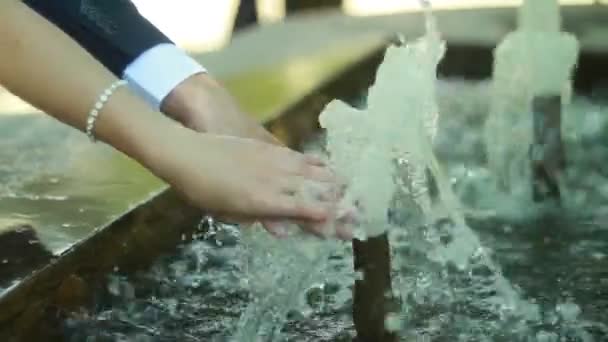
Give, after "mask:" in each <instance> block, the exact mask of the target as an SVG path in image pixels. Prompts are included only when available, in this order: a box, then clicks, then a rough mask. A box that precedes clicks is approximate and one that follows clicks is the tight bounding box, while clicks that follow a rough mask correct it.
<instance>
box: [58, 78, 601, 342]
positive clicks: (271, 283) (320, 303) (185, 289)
mask: <svg viewBox="0 0 608 342" xmlns="http://www.w3.org/2000/svg"><path fill="white" fill-rule="evenodd" d="M488 91H489V87H488V84H485V83H469V82H464V81H458V80H451V81H440V82H438V89H437V92H438V102H439V108H440V111H441V116H440V119H439V122H438V125H439V131H438V134H437V138H436V140H435V152H436V154H437V156H438V158H439V159H440V161H441V162H442V163H443V164H444V165H445V167H446V169H447V173H448V176H449V179H450V181H451V185H452V186H453V188H454V190H455V192H456V194H457V196H458V197H459V198H460V199H461V201H462V202H463V203H464V205H465V208H464V209H463V212H464V213H465V215H466V216H467V217H468V225H469V226H470V227H472V228H474V230H475V232H476V233H477V234H478V235H479V237H480V240H481V245H482V246H483V247H484V249H485V253H486V255H488V256H489V257H491V259H492V260H493V262H494V263H496V264H497V265H499V266H500V269H501V270H502V275H503V276H504V277H505V279H506V281H508V283H509V284H510V286H513V287H514V288H515V289H517V291H518V296H520V297H521V300H523V301H525V302H527V303H532V304H536V305H538V308H539V312H538V313H533V314H531V315H523V316H522V315H504V312H502V311H501V310H500V305H492V304H493V303H494V302H493V301H495V300H496V298H497V296H496V288H495V282H494V281H495V279H494V274H493V272H490V270H488V269H487V268H486V267H484V266H479V265H478V266H477V267H474V268H473V269H465V270H460V269H458V268H456V267H452V266H450V264H449V263H448V264H444V263H439V262H437V261H434V260H433V259H432V258H431V256H430V255H429V254H430V253H429V250H430V249H429V247H432V246H434V245H435V244H436V243H442V242H448V241H449V240H450V239H452V238H453V236H451V232H450V222H449V221H445V222H444V224H443V225H442V224H435V225H432V226H424V225H420V226H413V227H410V228H409V229H408V230H407V232H408V234H407V236H404V235H403V234H400V233H398V232H400V231H399V230H394V231H392V232H393V233H392V242H391V243H392V248H393V265H395V268H396V269H395V276H394V279H395V282H398V283H399V284H396V286H395V289H398V290H399V291H403V292H406V293H401V297H402V299H404V303H403V315H402V317H400V324H401V326H402V327H403V328H402V330H401V333H402V336H403V338H404V340H412V338H414V337H415V338H418V339H419V340H421V341H560V342H561V341H603V340H605V339H608V327H607V326H606V322H608V228H607V227H608V222H606V218H608V216H607V215H608V211H607V209H608V206H606V205H605V204H604V203H608V201H607V199H608V198H607V197H608V179H606V177H607V176H608V171H606V170H605V166H604V163H603V161H605V160H607V159H606V158H607V157H608V145H607V143H606V141H605V139H602V137H603V136H605V134H606V133H607V132H606V128H607V127H606V123H607V122H606V120H607V119H608V116H607V115H608V110H606V109H604V108H603V107H601V106H599V105H597V104H594V103H590V102H589V101H588V100H586V99H584V98H576V99H575V101H574V103H573V104H572V105H570V106H568V108H567V110H568V112H569V115H568V116H567V117H568V118H572V119H569V120H567V121H566V122H565V123H564V125H565V137H566V146H567V156H568V161H569V167H568V173H567V177H566V180H565V184H566V190H567V191H566V194H567V195H566V196H567V197H566V198H565V204H564V208H562V209H560V210H552V209H551V208H542V207H536V208H531V207H530V205H529V203H530V202H529V200H525V199H523V198H518V197H517V195H513V196H510V197H506V196H502V195H500V194H498V193H493V192H492V191H490V190H488V189H491V187H490V186H488V184H489V182H491V179H490V178H489V176H488V171H487V169H485V168H484V166H483V165H485V162H486V159H485V156H484V149H483V143H482V141H483V134H482V127H483V122H484V119H485V116H486V115H487V114H486V113H488V108H489V104H488V103H487V99H488V98H489V97H488V96H487V95H488ZM522 196H523V195H522ZM398 214H399V213H394V214H393V221H395V222H397V223H398V221H399V215H398ZM247 234H248V235H247V236H246V237H245V238H243V236H242V235H241V233H240V232H239V230H238V228H237V227H229V226H222V227H221V228H220V229H219V230H218V231H211V232H209V231H208V230H202V231H201V234H200V236H199V237H198V238H197V239H196V240H195V241H194V242H192V243H188V244H186V245H183V246H181V247H180V250H179V251H178V252H177V253H175V254H174V255H170V256H166V257H165V258H164V259H162V260H160V261H159V262H158V263H157V264H156V265H155V266H154V267H152V268H151V269H150V270H147V271H145V272H141V273H139V274H137V275H134V276H130V277H128V278H125V277H121V276H120V275H119V274H115V275H113V276H112V277H111V279H109V281H108V283H107V286H106V291H104V293H102V294H100V296H99V298H98V307H97V309H96V311H95V313H94V314H93V315H92V316H90V315H87V316H79V317H74V319H72V320H70V321H69V322H68V324H67V326H66V331H67V332H68V334H69V335H70V338H71V339H70V340H72V341H83V340H87V339H88V341H176V340H179V341H228V340H231V338H235V334H237V333H239V334H240V335H236V336H238V338H239V339H238V341H280V340H282V339H285V340H289V341H341V340H344V341H349V340H350V339H351V338H352V336H353V331H354V329H353V326H352V318H351V317H352V302H351V298H352V293H351V287H352V284H353V281H354V278H355V277H356V275H354V274H353V273H352V252H351V249H350V246H349V245H348V244H340V243H334V242H328V245H326V246H325V247H324V248H323V249H322V250H323V252H324V253H326V254H323V253H320V254H314V255H312V254H310V253H308V251H307V249H306V241H303V242H302V243H301V244H299V245H296V244H295V243H293V242H287V243H292V245H289V246H288V247H285V246H284V245H281V244H284V243H285V242H281V241H277V240H274V239H272V238H270V237H268V236H265V235H264V234H260V235H254V236H253V237H252V235H249V234H251V233H249V232H248V233H247ZM437 241H438V242H437ZM248 244H249V245H248ZM252 245H253V246H255V247H256V248H258V252H257V253H252V252H251V250H250V249H249V248H251V246H252ZM260 249H261V250H262V251H268V253H260V252H259V251H260ZM317 251H318V250H317ZM315 258H317V259H315ZM397 268H398V269H397ZM408 338H409V339H408Z"/></svg>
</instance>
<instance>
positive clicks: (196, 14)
mask: <svg viewBox="0 0 608 342" xmlns="http://www.w3.org/2000/svg"><path fill="white" fill-rule="evenodd" d="M132 1H133V2H134V3H135V4H136V6H137V7H138V8H139V10H140V12H141V13H142V15H143V16H145V17H146V18H147V19H148V20H150V21H151V22H152V23H153V24H154V25H156V26H157V27H158V28H159V29H160V30H161V31H163V32H164V33H165V34H166V35H167V36H169V37H170V38H171V39H172V40H174V41H175V42H176V43H177V44H178V45H179V46H180V47H182V48H184V49H185V50H187V51H188V52H189V53H192V54H196V55H198V56H202V55H205V57H202V60H203V64H205V62H206V61H207V60H208V58H213V57H212V56H211V57H210V56H208V54H212V55H213V53H214V52H217V51H220V50H222V49H223V48H225V47H226V46H227V45H229V44H230V42H231V41H232V38H234V37H235V35H237V34H238V33H239V32H241V31H243V30H245V31H246V30H248V29H251V28H254V27H256V26H258V27H259V26H262V27H268V26H272V25H281V24H284V23H285V22H286V21H289V18H292V17H296V16H300V17H306V16H310V15H312V16H315V15H317V16H318V17H319V18H321V17H323V16H325V17H328V15H329V16H333V17H334V18H341V17H353V18H352V19H355V18H354V17H357V18H361V19H363V18H367V19H369V20H358V21H356V20H350V21H344V20H342V19H339V20H338V21H336V22H338V23H340V24H342V23H345V22H348V27H347V28H346V29H343V28H342V27H338V26H336V25H334V24H331V25H330V26H331V27H333V28H334V29H336V30H337V31H347V30H351V31H357V30H359V31H362V30H368V31H370V30H372V31H373V30H374V29H377V28H382V29H384V30H389V31H391V30H393V31H407V32H409V33H412V32H414V31H416V30H418V28H415V29H412V26H415V27H417V26H419V25H418V23H409V24H408V23H406V22H404V20H409V19H408V17H404V16H403V15H404V14H407V13H408V12H409V13H411V12H416V11H420V10H421V0H222V1H218V0H172V1H170V2H169V1H157V0H132ZM424 1H429V0H424ZM429 2H430V3H431V4H432V6H433V8H434V9H436V10H448V11H449V10H455V11H458V10H471V9H483V8H487V9H490V8H503V7H511V8H515V7H517V6H519V5H520V4H521V3H522V0H432V1H429ZM559 2H560V3H561V4H562V5H594V4H603V5H606V4H608V0H560V1H559ZM595 16H596V17H597V15H595ZM374 18H378V20H375V19H374ZM456 18H457V19H456V22H454V21H452V22H450V20H449V19H448V20H447V21H446V20H445V18H440V24H443V23H446V22H447V25H448V26H449V29H448V30H442V31H443V32H442V33H443V34H444V36H446V39H447V40H448V41H449V42H450V41H460V40H463V39H464V41H465V42H467V43H471V42H472V43H474V44H477V43H479V42H480V41H483V43H485V44H486V45H487V44H488V42H489V43H490V44H491V45H494V44H496V43H498V40H497V39H498V37H500V36H501V35H502V34H503V33H506V32H507V31H508V30H509V28H508V27H507V26H509V25H511V26H512V24H511V23H510V22H509V20H511V19H505V18H500V17H492V16H488V17H483V15H477V16H476V17H475V19H474V21H475V22H476V23H471V22H463V21H462V20H463V19H462V18H460V19H458V17H456ZM591 19H593V20H592V21H589V20H591ZM442 20H443V21H442ZM465 21H467V20H465ZM569 21H570V22H573V21H574V25H575V26H576V29H577V30H578V27H579V26H580V27H581V28H582V29H581V30H579V31H580V32H576V34H577V36H578V38H579V40H582V41H583V43H584V44H583V45H585V48H587V47H588V46H589V45H592V46H600V47H601V49H602V51H604V50H606V49H605V47H606V46H607V45H608V43H606V42H608V40H606V39H605V37H606V36H607V31H608V29H606V23H608V20H605V18H591V17H589V15H587V14H585V15H584V16H583V17H579V15H574V19H570V20H569ZM353 23H354V24H353ZM598 23H599V24H598ZM340 24H338V25H340ZM332 25H333V26H332ZM357 25H359V26H358V27H356V26H357ZM366 25H367V26H366ZM476 25H483V27H481V26H480V27H481V28H477V29H476V28H475V26H476ZM505 25H506V26H505ZM598 25H599V26H600V27H598ZM309 26H310V25H309ZM312 26H315V25H314V24H313V25H312ZM591 26H593V27H592V28H591V29H588V28H589V27H591ZM311 28H312V27H311ZM291 29H293V28H291ZM318 29H321V28H318ZM285 30H290V28H286V29H285ZM568 30H570V31H573V30H572V29H571V27H570V28H568ZM274 31H275V32H276V31H284V30H282V29H281V28H278V29H274ZM333 33H334V32H332V34H333ZM414 33H415V32H414ZM273 37H274V38H265V39H267V40H268V39H276V36H273ZM266 43H267V44H268V46H271V47H272V46H275V47H276V46H277V44H279V45H281V44H282V43H280V42H279V41H275V42H266ZM291 43H292V42H291V41H290V44H291ZM300 43H302V42H301V41H298V42H293V44H300ZM273 44H275V45H273ZM285 48H286V47H282V49H283V50H285ZM279 50H280V49H279ZM244 62H246V61H244ZM466 63H468V64H469V65H470V64H472V63H471V60H470V59H468V58H467V61H466ZM219 64H220V65H221V63H219ZM245 64H246V63H245ZM216 68H217V67H216ZM220 68H221V66H220ZM32 111H33V109H32V108H31V107H30V106H29V105H27V104H26V103H24V102H22V101H21V100H19V99H18V98H16V97H14V96H12V95H11V94H10V93H8V92H6V91H5V90H3V89H2V88H1V87H0V114H2V113H9V114H19V113H31V112H32Z"/></svg>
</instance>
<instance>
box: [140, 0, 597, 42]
mask: <svg viewBox="0 0 608 342" xmlns="http://www.w3.org/2000/svg"><path fill="white" fill-rule="evenodd" d="M133 2H134V3H136V5H137V6H138V8H139V9H140V11H141V13H142V14H143V15H144V16H145V17H147V18H148V20H150V21H151V22H153V23H154V24H155V25H157V27H159V28H160V29H161V30H162V31H163V32H165V34H167V35H168V36H170V37H171V38H172V39H173V40H175V41H176V42H177V43H178V44H180V45H181V46H182V47H184V48H187V49H189V50H191V51H196V52H204V51H209V50H216V49H220V48H222V47H223V46H225V45H226V44H227V43H228V42H229V40H230V37H231V35H232V33H233V25H234V23H235V19H236V17H237V12H238V7H239V5H240V4H241V3H243V6H245V7H248V6H249V7H252V6H254V7H255V11H256V13H257V16H258V19H259V21H258V22H259V24H261V25H268V24H272V23H277V22H280V21H283V20H285V18H286V16H287V14H291V13H292V12H293V13H297V12H300V13H302V12H304V11H306V12H311V11H326V10H332V9H333V10H337V11H342V12H343V13H344V14H345V15H351V16H372V15H390V14H396V13H399V12H407V11H418V10H420V0H257V1H256V0H244V1H241V0H222V1H217V0H173V1H171V2H168V1H157V0H133ZM430 2H431V3H432V6H433V8H436V9H450V8H453V9H456V8H481V7H502V6H507V7H515V6H518V5H520V4H521V2H522V1H521V0H433V1H430ZM560 3H562V4H565V5H571V4H594V3H608V0H561V1H560ZM247 10H250V8H248V9H246V10H245V11H247Z"/></svg>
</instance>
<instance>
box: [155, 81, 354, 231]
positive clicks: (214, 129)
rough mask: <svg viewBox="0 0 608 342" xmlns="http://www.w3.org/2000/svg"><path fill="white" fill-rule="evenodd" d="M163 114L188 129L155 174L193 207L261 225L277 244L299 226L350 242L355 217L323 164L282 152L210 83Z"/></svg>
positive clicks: (188, 88)
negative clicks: (289, 227)
mask: <svg viewBox="0 0 608 342" xmlns="http://www.w3.org/2000/svg"><path fill="white" fill-rule="evenodd" d="M162 110H163V112H164V113H166V114H167V115H168V116H170V117H172V118H174V119H175V120H177V121H179V122H180V123H182V124H183V125H184V126H186V127H187V128H188V129H183V130H182V131H180V132H179V134H174V135H173V136H171V137H170V138H169V139H167V140H166V144H164V147H163V148H166V149H167V150H166V151H158V153H157V154H156V155H157V158H154V159H155V160H156V161H155V164H156V169H157V172H158V173H160V174H161V175H162V176H163V178H165V179H167V180H168V182H169V183H170V184H171V185H172V186H173V187H174V188H176V189H177V190H178V191H180V192H181V193H182V194H184V195H185V196H186V198H187V199H188V200H189V201H190V202H191V203H193V204H195V205H197V206H199V207H201V208H205V209H206V210H209V211H210V212H212V213H214V214H216V215H218V216H219V218H221V219H225V220H230V221H233V222H238V223H243V224H248V223H252V222H254V221H258V220H259V221H260V222H261V223H262V224H263V226H264V227H265V228H266V229H267V230H268V231H269V232H270V233H271V234H273V235H275V236H277V237H282V236H284V235H285V234H286V232H285V231H284V227H285V223H286V222H295V223H298V224H299V225H300V227H302V228H303V229H304V230H305V231H307V232H309V233H312V234H314V235H317V236H322V237H326V236H328V235H332V234H333V233H335V235H336V236H337V237H338V238H341V239H351V238H352V236H351V232H350V230H349V229H348V228H347V227H348V225H349V224H350V223H353V221H354V211H353V210H347V209H345V208H339V204H338V203H339V202H340V199H341V197H342V194H343V187H342V186H340V185H339V184H340V183H339V182H338V180H337V179H336V177H335V175H334V173H333V172H332V171H331V170H330V169H329V167H327V165H326V164H325V162H324V161H323V160H321V159H320V158H318V157H314V156H310V155H305V154H302V153H299V152H296V151H293V150H291V149H289V148H287V147H285V146H283V145H282V144H281V143H280V142H279V141H278V140H277V139H276V138H275V137H273V136H272V135H271V134H270V133H269V132H268V131H266V130H265V129H264V128H263V127H262V126H261V125H260V124H258V123H257V122H256V121H254V120H253V119H252V118H251V117H250V116H248V115H246V114H244V113H243V112H242V111H241V110H240V109H239V107H238V105H237V104H236V102H235V101H234V100H233V99H232V97H231V96H230V95H229V94H228V93H227V92H226V90H225V89H223V88H222V87H221V86H220V85H219V84H217V83H216V82H215V81H214V80H213V79H212V78H210V77H209V76H207V75H205V74H199V75H195V76H193V77H191V78H189V79H187V80H186V81H184V82H182V84H180V85H179V86H178V87H176V88H175V89H174V91H173V92H172V93H171V94H169V96H168V97H167V98H166V99H165V101H163V105H162ZM201 133H204V134H201ZM332 229H335V230H333V231H330V230H332Z"/></svg>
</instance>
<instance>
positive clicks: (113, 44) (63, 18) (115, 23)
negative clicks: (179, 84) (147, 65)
mask: <svg viewBox="0 0 608 342" xmlns="http://www.w3.org/2000/svg"><path fill="white" fill-rule="evenodd" d="M23 2H24V3H25V4H26V5H28V6H29V7H31V8H32V9H33V10H35V11H36V12H37V13H39V14H40V15H42V16H43V17H45V18H46V19H47V20H49V21H50V22H52V23H53V24H55V25H57V26H58V27H59V28H60V29H61V30H63V31H64V32H65V33H66V34H68V35H69V36H71V37H72V39H74V40H75V41H77V42H78V43H79V44H80V45H81V46H82V47H83V48H85V49H86V50H87V51H88V52H89V53H90V54H92V55H93V56H94V57H95V58H96V59H97V60H99V61H100V62H101V63H102V64H103V65H105V66H106V68H108V69H109V70H110V71H112V72H113V73H114V74H115V75H116V76H117V77H122V73H123V72H124V70H125V69H126V67H127V66H128V65H129V64H130V63H131V62H132V61H134V60H135V59H136V58H137V57H138V56H139V55H141V54H142V53H143V52H145V51H146V50H148V49H150V48H152V47H154V46H156V45H158V44H160V43H172V41H171V40H170V39H169V38H167V37H166V36H165V35H164V34H163V33H161V32H160V31H159V30H158V29H157V28H156V27H155V26H154V25H152V24H151V23H150V22H149V21H148V20H146V19H145V18H144V17H143V16H141V14H139V12H138V10H137V8H136V7H135V5H134V4H133V3H131V1H130V0H23Z"/></svg>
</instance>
